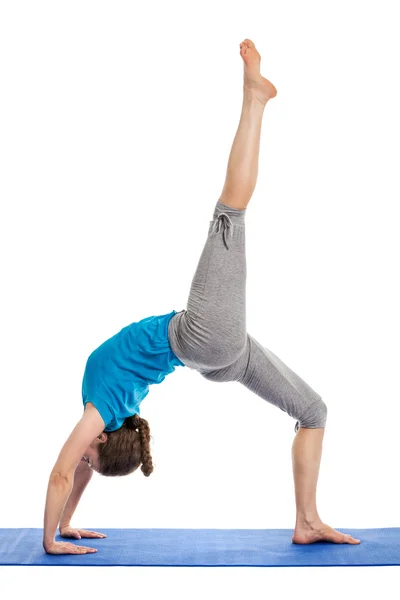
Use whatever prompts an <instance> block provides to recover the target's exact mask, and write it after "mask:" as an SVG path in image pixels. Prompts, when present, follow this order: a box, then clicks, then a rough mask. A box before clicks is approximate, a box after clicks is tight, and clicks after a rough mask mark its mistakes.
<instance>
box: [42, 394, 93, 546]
mask: <svg viewBox="0 0 400 600" xmlns="http://www.w3.org/2000/svg"><path fill="white" fill-rule="evenodd" d="M103 431H104V421H103V419H102V418H101V415H100V413H99V411H98V410H97V408H96V407H95V406H93V405H91V406H90V407H88V409H87V410H85V412H84V413H83V416H82V418H81V420H80V421H79V422H78V423H77V425H76V426H75V428H74V430H73V431H72V433H71V435H70V436H69V438H68V439H67V441H66V442H65V444H64V446H63V447H62V449H61V452H60V454H59V457H58V459H57V462H56V464H55V465H54V467H53V470H52V472H51V475H50V478H49V484H48V488H47V496H46V507H45V511H44V530H43V547H44V549H45V550H46V552H47V550H48V548H50V547H51V546H53V545H54V544H55V542H54V536H55V533H56V530H57V526H58V523H59V521H60V518H61V514H62V513H63V511H64V508H65V507H66V503H67V500H68V498H69V496H70V494H71V492H72V490H73V487H74V478H75V470H76V468H77V466H78V464H79V462H80V460H81V458H82V456H83V455H84V453H85V451H86V450H87V448H88V447H89V446H90V444H91V443H92V442H93V440H94V439H95V438H96V437H97V436H98V435H100V433H102V432H103Z"/></svg>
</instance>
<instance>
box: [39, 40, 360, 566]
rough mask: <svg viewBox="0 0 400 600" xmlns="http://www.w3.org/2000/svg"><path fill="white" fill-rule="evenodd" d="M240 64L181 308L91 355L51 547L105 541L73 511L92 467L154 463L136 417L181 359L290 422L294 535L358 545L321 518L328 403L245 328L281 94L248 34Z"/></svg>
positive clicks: (49, 523) (117, 470)
mask: <svg viewBox="0 0 400 600" xmlns="http://www.w3.org/2000/svg"><path fill="white" fill-rule="evenodd" d="M240 55H241V57H242V59H243V61H244V82H243V106H242V113H241V117H240V122H239V126H238V130H237V133H236V136H235V139H234V141H233V145H232V149H231V153H230V156H229V161H228V167H227V173H226V180H225V184H224V187H223V190H222V194H221V196H220V198H219V200H218V201H217V203H216V206H215V209H214V214H213V219H212V221H211V222H210V225H209V229H208V236H207V240H206V243H205V246H204V249H203V252H202V254H201V256H200V260H199V264H198V266H197V270H196V272H195V275H194V278H193V281H192V285H191V289H190V294H189V299H188V303H187V309H186V310H182V311H180V312H178V313H177V312H176V311H172V312H170V313H168V314H165V315H161V316H153V317H148V318H146V319H142V320H141V321H139V322H137V323H131V324H130V325H129V326H127V327H125V328H124V329H122V330H121V331H120V332H119V333H117V334H116V335H115V336H113V337H112V338H110V339H109V340H107V341H106V342H104V344H102V345H101V346H100V347H99V348H97V349H96V350H95V351H94V352H93V353H92V354H91V355H90V357H89V359H88V361H87V364H86V369H85V373H84V378H83V385H82V396H83V403H84V405H85V410H84V413H83V416H82V418H81V420H80V421H79V422H78V424H77V425H76V426H75V428H74V430H73V431H72V433H71V435H70V436H69V438H68V440H67V441H66V442H65V444H64V446H63V448H62V449H61V452H60V455H59V457H58V459H57V462H56V463H55V465H54V467H53V470H52V473H51V475H50V479H49V484H48V489H47V497H46V507H45V515H44V537H43V547H44V549H45V551H46V552H47V553H49V554H72V553H73V554H85V553H87V552H95V551H96V550H95V549H93V548H89V547H87V546H78V545H75V544H72V543H69V542H55V540H54V536H55V533H56V530H57V527H58V525H59V526H60V534H61V536H62V537H65V538H75V539H80V538H82V537H85V538H94V537H96V538H98V537H105V536H104V535H103V534H100V533H96V532H92V531H86V530H83V529H74V528H72V527H71V526H70V520H71V517H72V515H73V513H74V511H75V508H76V506H77V504H78V502H79V499H80V497H81V495H82V493H83V491H84V489H85V487H86V485H87V484H88V482H89V480H90V478H91V476H92V474H93V470H95V471H97V472H98V473H100V474H102V475H106V476H121V475H128V474H129V473H133V472H134V471H135V470H136V469H137V468H138V467H139V466H141V470H142V472H143V473H144V475H146V476H149V475H150V474H151V472H152V471H153V465H152V460H151V454H150V430H149V425H148V422H147V421H146V420H145V419H142V418H141V417H140V416H139V413H140V408H139V407H140V403H141V401H142V400H143V398H144V397H145V396H146V395H147V393H148V390H149V385H151V384H155V383H160V382H161V381H163V379H164V378H165V376H166V375H167V374H169V373H172V372H173V371H174V370H175V368H176V367H177V366H187V367H189V368H191V369H195V370H197V371H198V372H199V373H200V374H201V375H202V376H203V377H205V378H207V379H209V380H212V381H216V382H223V381H238V382H239V383H241V384H242V385H244V386H246V387H247V388H248V389H249V390H251V391H252V392H254V393H256V394H258V395H259V396H261V398H263V399H264V400H266V401H268V402H271V403H272V404H274V405H275V406H277V407H278V408H280V409H281V410H283V411H285V412H286V413H287V414H288V415H290V416H291V417H293V418H294V419H296V420H297V422H296V426H295V431H296V433H297V435H296V436H295V439H294V442H293V449H292V459H293V476H294V484H295V498H296V511H297V512H296V524H295V530H294V534H293V537H292V541H293V543H297V544H310V543H313V542H316V541H321V540H324V541H330V542H334V543H339V544H343V543H349V544H358V543H359V540H356V539H354V538H353V537H351V536H350V535H346V534H343V533H340V532H338V531H335V530H334V529H332V528H331V527H329V526H328V525H326V524H324V523H323V522H322V521H321V519H320V517H319V514H318V512H317V506H316V487H317V479H318V473H319V466H320V461H321V453H322V440H323V436H324V428H325V424H326V417H327V408H326V405H325V403H324V402H323V401H322V399H321V396H320V395H319V394H317V393H316V392H315V391H314V390H313V389H312V388H311V387H310V386H309V385H308V384H307V383H305V381H303V380H302V379H301V378H300V377H299V376H298V375H296V373H294V372H293V371H292V370H291V369H289V367H287V366H286V365H285V364H284V363H283V362H282V361H281V360H280V359H279V358H278V357H277V356H275V354H273V352H271V351H270V350H268V349H267V348H265V347H263V346H262V345H261V344H260V343H259V342H257V340H255V339H254V338H253V337H252V336H251V335H250V334H249V333H248V332H247V330H246V253H245V212H246V207H247V205H248V203H249V201H250V199H251V197H252V195H253V192H254V189H255V186H256V181H257V174H258V157H259V149H260V133H261V123H262V118H263V113H264V109H265V106H266V104H267V102H268V101H269V100H270V99H272V98H274V97H275V96H276V94H277V91H276V89H275V87H274V86H273V84H272V83H271V82H270V81H268V80H267V79H265V78H264V77H262V76H261V74H260V61H261V57H260V55H259V53H258V51H257V50H256V48H255V46H254V44H253V42H252V41H251V40H248V39H246V40H244V42H242V43H241V44H240Z"/></svg>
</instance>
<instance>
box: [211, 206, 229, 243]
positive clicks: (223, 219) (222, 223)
mask: <svg viewBox="0 0 400 600" xmlns="http://www.w3.org/2000/svg"><path fill="white" fill-rule="evenodd" d="M217 210H218V212H219V215H218V216H217V217H216V219H215V221H214V226H213V232H214V233H219V232H220V231H221V230H222V239H223V240H224V244H225V247H226V249H227V250H229V248H228V244H227V241H226V237H227V234H228V236H229V237H232V236H233V223H232V221H231V219H230V217H229V216H228V215H227V214H226V213H225V212H221V211H219V209H217Z"/></svg>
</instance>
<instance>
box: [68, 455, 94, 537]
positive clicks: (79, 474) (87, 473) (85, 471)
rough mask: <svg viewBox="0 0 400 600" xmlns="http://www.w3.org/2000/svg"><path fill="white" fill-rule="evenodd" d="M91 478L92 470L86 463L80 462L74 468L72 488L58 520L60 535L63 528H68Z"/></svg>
mask: <svg viewBox="0 0 400 600" xmlns="http://www.w3.org/2000/svg"><path fill="white" fill-rule="evenodd" d="M92 476H93V469H91V468H90V467H89V465H88V464H87V462H86V461H83V460H81V461H80V462H79V465H78V466H77V468H76V471H75V476H74V487H73V488H72V492H71V494H70V496H69V498H68V501H67V503H66V505H65V507H64V510H63V513H62V515H61V519H60V533H61V529H62V528H63V527H69V525H70V523H71V519H72V515H73V514H74V512H75V509H76V507H77V506H78V503H79V500H80V499H81V497H82V494H83V492H84V491H85V488H86V486H87V484H88V483H89V481H90V480H91V478H92Z"/></svg>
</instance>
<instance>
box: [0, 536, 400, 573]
mask: <svg viewBox="0 0 400 600" xmlns="http://www.w3.org/2000/svg"><path fill="white" fill-rule="evenodd" d="M85 529H91V530H92V531H98V532H99V533H105V534H106V535H107V536H108V537H106V538H102V539H82V540H66V539H65V538H61V537H60V536H59V535H57V536H56V538H55V539H56V541H68V542H71V543H74V544H77V545H81V546H89V547H92V548H97V549H98V551H97V552H93V553H91V554H80V555H74V554H63V555H50V554H46V553H45V552H44V550H43V546H42V538H43V529H39V528H37V529H35V528H32V529H29V528H28V529H12V528H8V529H0V565H45V566H51V565H55V566H62V565H64V566H70V565H73V566H84V567H88V566H93V567H94V566H96V567H99V566H104V567H106V566H115V567H116V566H137V567H142V566H154V567H183V566H186V567H345V566H352V567H356V566H358V567H360V566H383V565H385V566H390V565H400V528H398V527H397V528H385V529H346V530H343V529H338V531H341V532H342V533H349V534H350V535H352V536H353V537H355V538H357V539H359V540H361V543H360V544H358V545H349V544H332V543H330V542H317V543H315V544H309V545H299V544H293V543H292V541H291V538H292V535H293V530H292V529H99V528H98V527H93V528H91V527H86V528H85Z"/></svg>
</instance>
